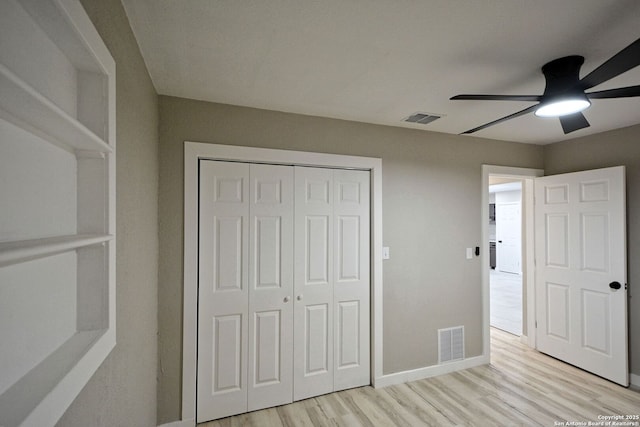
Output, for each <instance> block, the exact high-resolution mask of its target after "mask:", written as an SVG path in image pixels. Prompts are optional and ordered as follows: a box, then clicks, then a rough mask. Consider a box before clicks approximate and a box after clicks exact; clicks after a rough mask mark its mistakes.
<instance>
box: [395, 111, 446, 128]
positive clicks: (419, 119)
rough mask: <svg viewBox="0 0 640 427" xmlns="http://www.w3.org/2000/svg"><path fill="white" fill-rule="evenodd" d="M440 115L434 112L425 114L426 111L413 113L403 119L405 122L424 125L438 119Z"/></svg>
mask: <svg viewBox="0 0 640 427" xmlns="http://www.w3.org/2000/svg"><path fill="white" fill-rule="evenodd" d="M440 117H442V116H438V115H435V114H427V113H415V114H412V115H410V116H409V117H407V118H406V119H404V121H405V122H408V123H417V124H420V125H426V124H428V123H431V122H432V121H434V120H437V119H439V118H440Z"/></svg>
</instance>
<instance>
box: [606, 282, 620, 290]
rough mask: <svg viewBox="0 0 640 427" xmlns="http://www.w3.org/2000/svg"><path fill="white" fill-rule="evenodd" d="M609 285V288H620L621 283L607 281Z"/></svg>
mask: <svg viewBox="0 0 640 427" xmlns="http://www.w3.org/2000/svg"><path fill="white" fill-rule="evenodd" d="M609 287H610V288H611V289H620V288H621V287H622V285H621V284H620V282H611V283H609Z"/></svg>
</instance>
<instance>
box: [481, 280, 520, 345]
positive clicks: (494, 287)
mask: <svg viewBox="0 0 640 427" xmlns="http://www.w3.org/2000/svg"><path fill="white" fill-rule="evenodd" d="M489 290H490V292H491V297H490V299H489V300H490V310H489V311H490V313H491V318H490V320H489V322H490V324H491V326H493V327H494V328H499V329H502V330H503V331H507V332H511V333H512V334H514V335H522V275H521V274H511V273H503V272H500V271H497V270H490V273H489Z"/></svg>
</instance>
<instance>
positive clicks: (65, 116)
mask: <svg viewBox="0 0 640 427" xmlns="http://www.w3.org/2000/svg"><path fill="white" fill-rule="evenodd" d="M0 40H2V43H0V200H1V201H2V209H0V342H1V343H2V345H1V346H0V426H2V427H17V426H25V427H26V426H38V427H41V426H53V425H55V424H56V423H57V421H58V419H59V418H60V417H61V416H62V414H63V413H64V412H65V411H66V409H67V408H68V407H69V405H70V404H71V403H72V402H73V400H74V399H75V398H76V397H77V395H78V393H80V391H81V390H82V388H83V387H84V386H85V385H86V383H87V382H88V381H89V379H90V378H91V376H92V375H93V374H94V373H95V371H96V370H97V369H98V367H99V366H100V365H101V364H102V363H103V361H104V360H105V358H106V357H107V356H108V354H109V353H110V352H111V350H112V349H113V348H114V346H115V338H116V333H115V321H116V319H115V314H116V311H115V302H116V299H115V289H116V288H115V260H116V253H115V248H116V246H115V238H116V237H115V234H116V233H115V231H116V230H115V225H116V221H115V212H116V210H115V182H116V181H115V171H116V168H115V160H116V158H115V63H114V61H113V58H112V57H111V55H110V54H109V51H108V49H107V48H106V46H105V45H104V43H103V42H102V40H101V39H100V36H99V35H98V32H97V31H96V29H95V28H94V26H93V24H92V23H91V21H90V19H89V18H88V16H87V15H86V13H85V11H84V9H83V8H82V6H81V4H80V2H79V0H2V1H0Z"/></svg>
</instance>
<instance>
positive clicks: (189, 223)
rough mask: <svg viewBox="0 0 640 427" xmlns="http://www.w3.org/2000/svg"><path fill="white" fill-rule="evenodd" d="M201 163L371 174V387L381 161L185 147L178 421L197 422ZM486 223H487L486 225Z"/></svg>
mask: <svg viewBox="0 0 640 427" xmlns="http://www.w3.org/2000/svg"><path fill="white" fill-rule="evenodd" d="M201 159H207V160H221V161H237V162H247V163H269V164H277V165H290V166H315V167H326V168H339V169H360V170H368V171H370V173H371V189H370V191H371V242H370V244H371V262H370V268H371V302H370V303H371V349H370V350H371V351H370V357H371V374H370V375H371V383H372V384H373V385H374V386H375V384H376V380H377V379H379V378H381V377H382V159H380V158H375V157H360V156H346V155H339V154H325V153H313V152H305V151H291V150H279V149H268V148H256V147H246V146H234V145H220V144H208V143H202V142H190V141H185V143H184V264H183V280H184V283H183V286H184V290H183V319H182V399H181V401H182V420H183V421H186V422H188V423H191V422H193V425H195V419H196V377H197V341H198V335H197V327H198V315H197V314H198V175H199V167H198V163H199V161H200V160H201ZM487 221H488V220H487Z"/></svg>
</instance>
